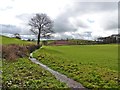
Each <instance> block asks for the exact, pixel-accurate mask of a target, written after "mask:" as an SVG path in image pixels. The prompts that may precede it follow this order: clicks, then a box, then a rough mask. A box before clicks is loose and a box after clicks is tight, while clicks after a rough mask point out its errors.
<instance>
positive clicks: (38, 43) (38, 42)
mask: <svg viewBox="0 0 120 90" xmlns="http://www.w3.org/2000/svg"><path fill="white" fill-rule="evenodd" d="M37 45H38V46H39V45H40V29H39V33H38V41H37Z"/></svg>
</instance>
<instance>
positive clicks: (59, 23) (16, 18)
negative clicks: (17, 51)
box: [0, 0, 118, 39]
mask: <svg viewBox="0 0 120 90" xmlns="http://www.w3.org/2000/svg"><path fill="white" fill-rule="evenodd" d="M100 1H101V2H99V1H98V0H84V2H83V1H82V0H76V1H75V0H0V31H1V32H2V34H5V35H10V34H14V33H16V32H18V33H20V34H21V35H23V36H24V37H29V35H31V34H32V33H31V32H30V31H29V26H28V25H27V23H28V21H29V20H30V18H31V17H32V16H33V15H34V14H36V13H46V14H47V15H48V16H50V18H51V19H52V20H53V21H54V30H55V32H56V33H55V34H54V38H55V39H61V38H77V39H95V38H97V37H99V36H108V35H111V34H117V33H118V2H117V1H118V0H106V2H105V1H102V0H100ZM113 1H114V2H113ZM32 37H33V36H30V38H32Z"/></svg>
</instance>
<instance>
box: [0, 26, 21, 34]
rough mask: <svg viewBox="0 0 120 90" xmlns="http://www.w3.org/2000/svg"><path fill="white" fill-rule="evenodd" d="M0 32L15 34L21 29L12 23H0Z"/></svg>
mask: <svg viewBox="0 0 120 90" xmlns="http://www.w3.org/2000/svg"><path fill="white" fill-rule="evenodd" d="M0 28H1V29H0V32H2V33H10V34H15V33H20V32H21V29H20V28H18V27H17V26H14V25H4V24H0Z"/></svg>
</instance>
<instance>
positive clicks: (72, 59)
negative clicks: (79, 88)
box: [34, 44, 119, 88]
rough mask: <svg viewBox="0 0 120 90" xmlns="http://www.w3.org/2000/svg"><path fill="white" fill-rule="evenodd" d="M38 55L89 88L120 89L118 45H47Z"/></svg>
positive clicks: (43, 61)
mask: <svg viewBox="0 0 120 90" xmlns="http://www.w3.org/2000/svg"><path fill="white" fill-rule="evenodd" d="M34 57H36V58H38V60H40V61H41V62H42V63H44V64H46V65H48V66H49V67H51V68H53V69H55V70H57V71H59V72H61V73H63V74H66V75H67V76H68V77H70V78H73V79H74V80H76V81H78V82H81V83H82V84H83V85H84V86H85V87H87V88H118V87H119V86H118V83H117V82H118V45H115V44H113V45H107V44H106V45H81V46H77V45H76V46H47V47H43V48H42V49H39V50H37V51H35V52H34Z"/></svg>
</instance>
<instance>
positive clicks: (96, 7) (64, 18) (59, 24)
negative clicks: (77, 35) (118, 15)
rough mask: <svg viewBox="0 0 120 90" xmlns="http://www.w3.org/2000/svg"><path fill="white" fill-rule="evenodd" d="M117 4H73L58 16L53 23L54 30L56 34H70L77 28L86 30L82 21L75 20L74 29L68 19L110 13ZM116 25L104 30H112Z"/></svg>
mask: <svg viewBox="0 0 120 90" xmlns="http://www.w3.org/2000/svg"><path fill="white" fill-rule="evenodd" d="M117 6H118V5H117V2H74V3H73V6H72V7H66V9H65V11H64V12H63V13H62V14H60V15H59V16H58V17H57V18H56V19H55V20H54V21H55V30H56V32H66V31H69V32H72V31H76V30H77V28H79V27H81V28H88V27H89V26H88V25H87V23H85V22H84V21H82V20H81V21H78V20H76V23H74V24H75V25H76V26H77V28H74V27H73V26H72V24H70V22H69V21H68V19H69V18H70V17H73V18H74V19H75V18H76V17H77V16H81V15H86V14H90V13H98V12H101V13H102V12H111V11H114V10H117V8H118V7H117ZM114 27H116V25H113V26H111V25H108V26H105V28H107V29H109V28H114Z"/></svg>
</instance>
